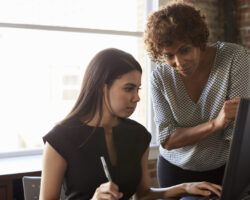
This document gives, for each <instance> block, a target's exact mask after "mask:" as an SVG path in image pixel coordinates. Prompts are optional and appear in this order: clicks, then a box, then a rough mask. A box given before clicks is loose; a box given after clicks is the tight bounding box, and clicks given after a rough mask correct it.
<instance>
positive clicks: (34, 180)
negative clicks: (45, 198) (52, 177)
mask: <svg viewBox="0 0 250 200" xmlns="http://www.w3.org/2000/svg"><path fill="white" fill-rule="evenodd" d="M22 181H23V193H24V199H25V200H38V199H39V192H40V183H41V177H40V176H24V177H23V178H22Z"/></svg>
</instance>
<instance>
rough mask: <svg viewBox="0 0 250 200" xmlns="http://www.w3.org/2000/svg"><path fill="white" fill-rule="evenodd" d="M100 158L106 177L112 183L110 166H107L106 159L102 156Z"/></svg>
mask: <svg viewBox="0 0 250 200" xmlns="http://www.w3.org/2000/svg"><path fill="white" fill-rule="evenodd" d="M100 158H101V161H102V166H103V170H104V172H105V175H106V177H107V179H108V180H109V181H112V178H111V176H110V173H109V170H108V166H107V163H106V161H105V159H104V157H103V156H101V157H100Z"/></svg>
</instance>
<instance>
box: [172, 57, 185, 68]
mask: <svg viewBox="0 0 250 200" xmlns="http://www.w3.org/2000/svg"><path fill="white" fill-rule="evenodd" d="M182 65H183V59H182V58H181V56H179V55H175V57H174V64H173V66H174V67H175V68H182Z"/></svg>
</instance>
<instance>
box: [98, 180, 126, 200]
mask: <svg viewBox="0 0 250 200" xmlns="http://www.w3.org/2000/svg"><path fill="white" fill-rule="evenodd" d="M94 196H95V197H96V199H105V200H118V199H120V198H121V197H122V196H123V194H122V193H121V192H119V188H118V186H117V185H116V184H114V183H112V182H107V183H104V184H101V185H100V187H99V188H97V189H96V192H95V195H94ZM93 199H94V198H93Z"/></svg>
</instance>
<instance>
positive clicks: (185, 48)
mask: <svg viewBox="0 0 250 200" xmlns="http://www.w3.org/2000/svg"><path fill="white" fill-rule="evenodd" d="M190 50H191V47H190V46H187V47H183V48H181V49H180V53H181V54H186V53H188V52H189V51H190Z"/></svg>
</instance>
